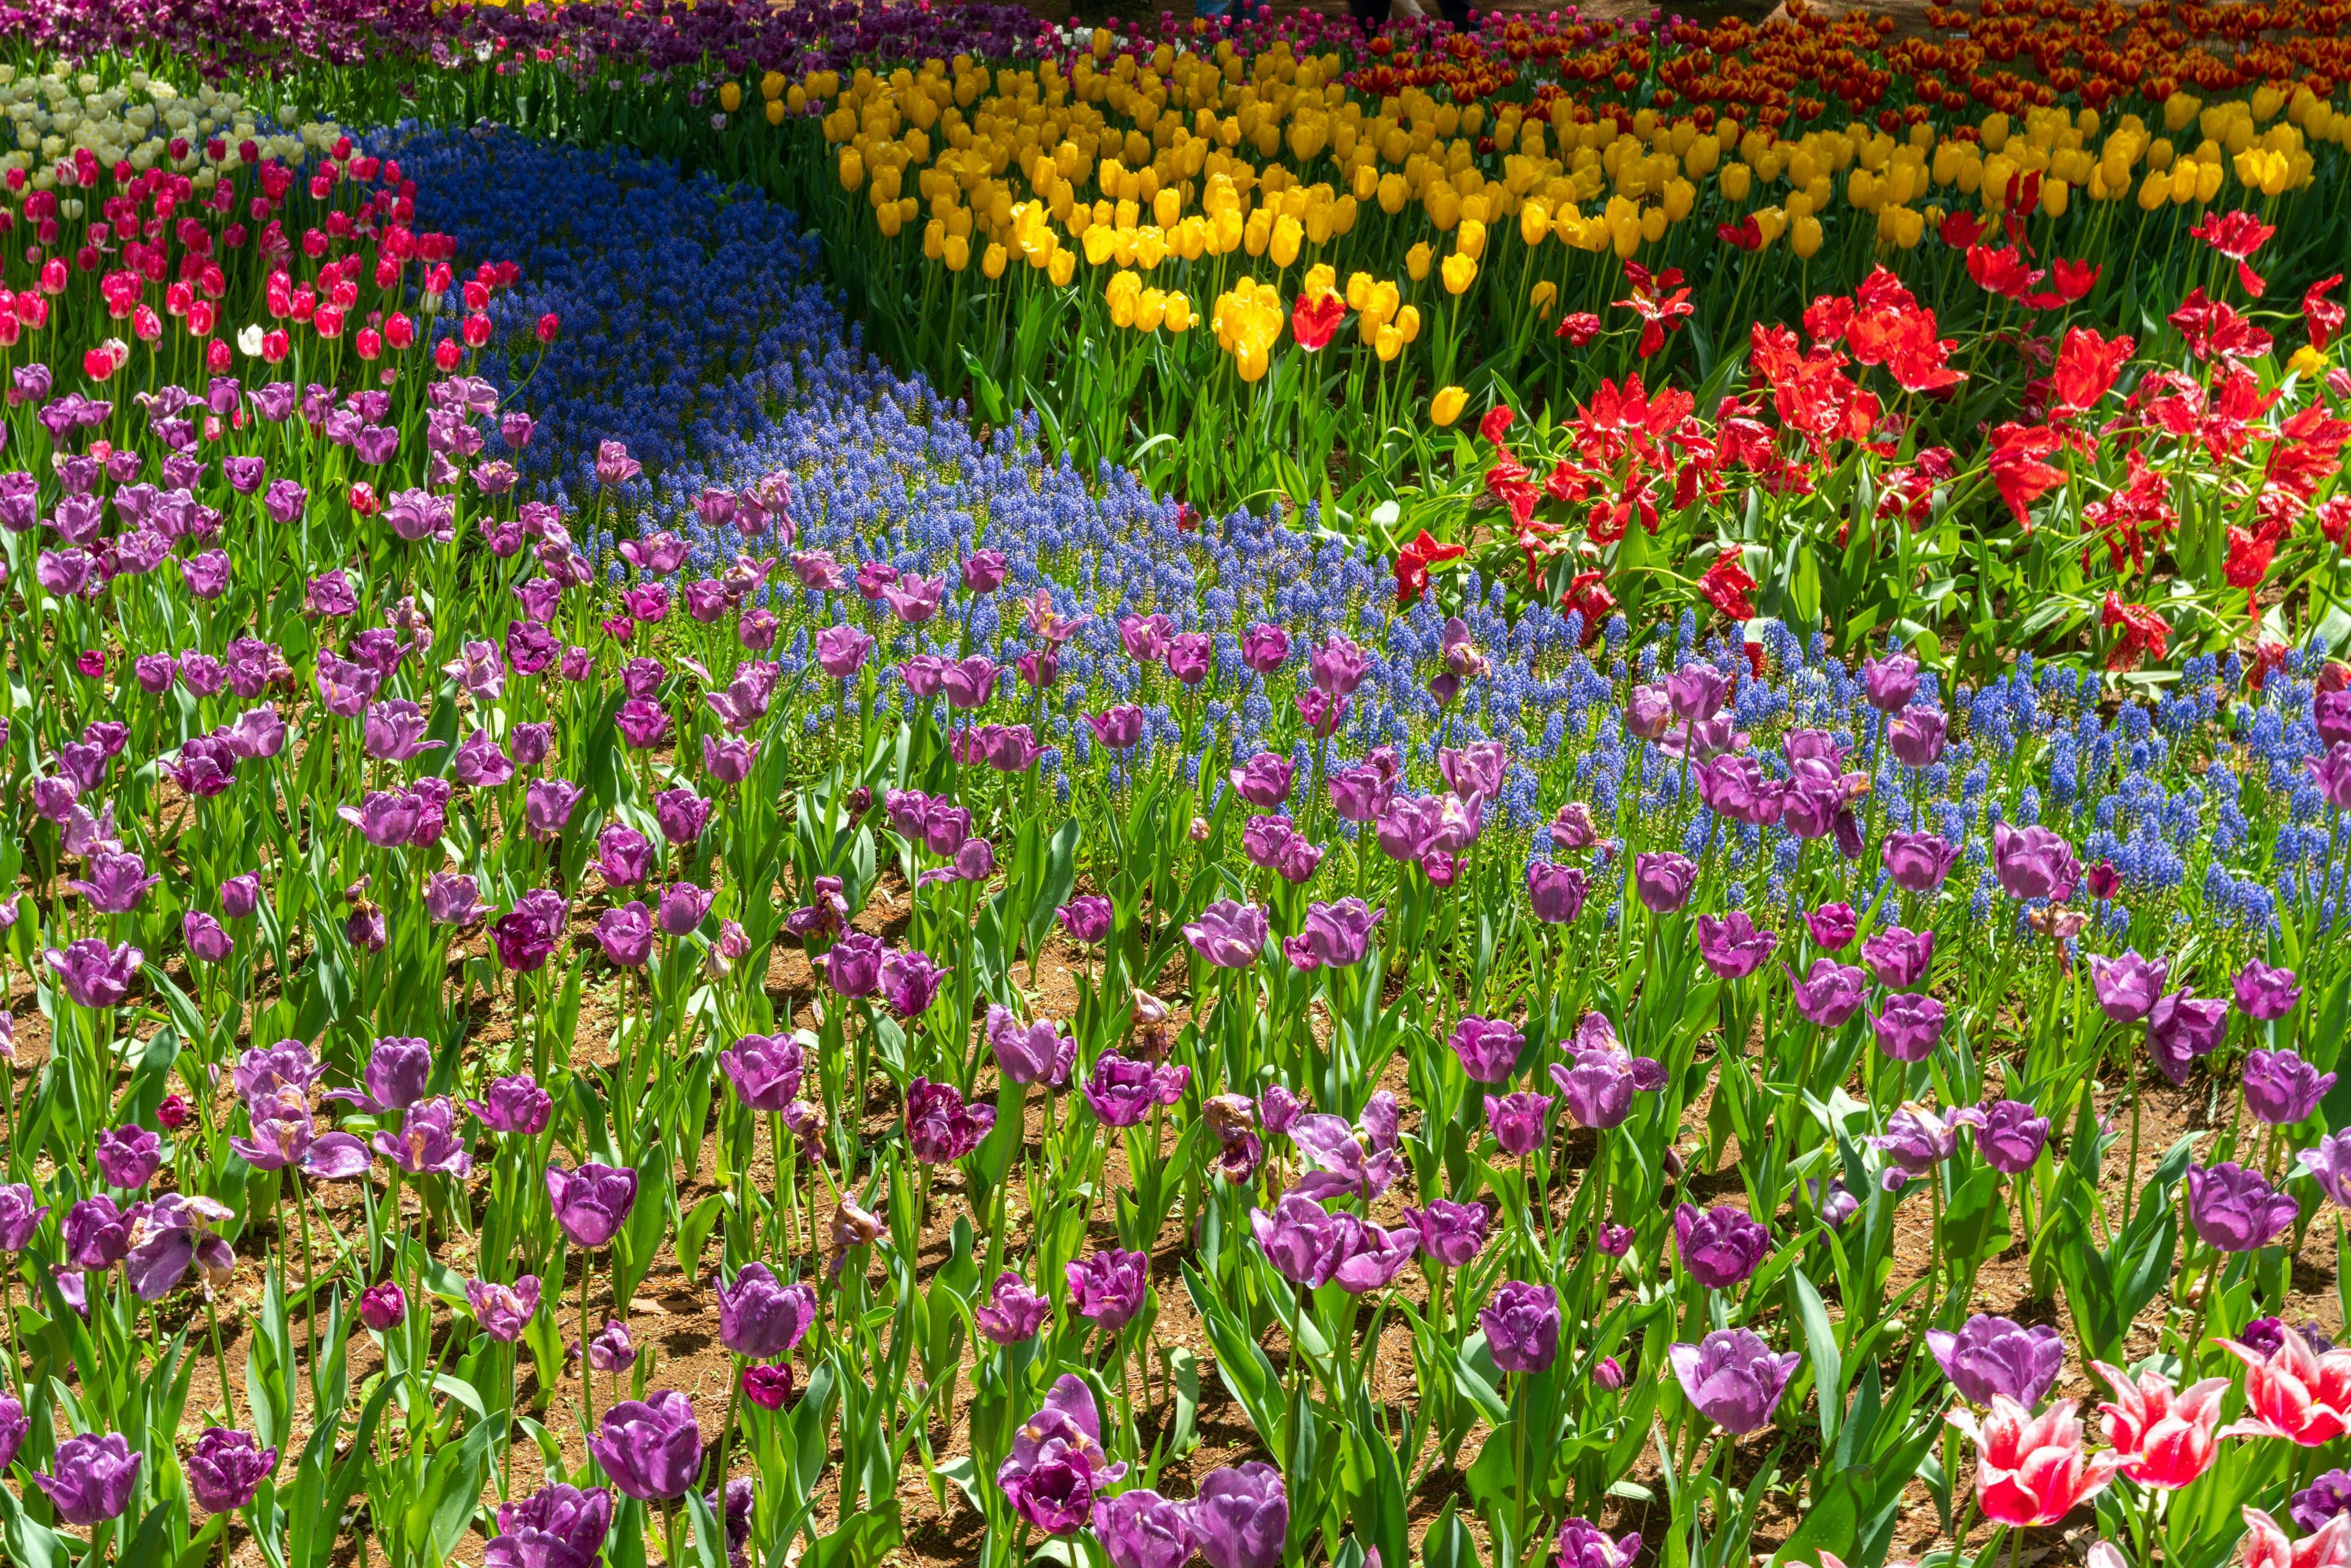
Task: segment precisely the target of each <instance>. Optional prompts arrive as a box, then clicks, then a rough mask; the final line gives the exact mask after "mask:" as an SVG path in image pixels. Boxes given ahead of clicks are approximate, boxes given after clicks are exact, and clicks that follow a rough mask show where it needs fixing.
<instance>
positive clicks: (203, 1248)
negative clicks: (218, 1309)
mask: <svg viewBox="0 0 2351 1568" xmlns="http://www.w3.org/2000/svg"><path fill="white" fill-rule="evenodd" d="M233 1214H234V1211H233V1210H232V1209H230V1207H228V1206H227V1205H226V1204H225V1203H221V1202H218V1201H216V1200H214V1199H213V1198H209V1197H202V1196H201V1195H189V1194H183V1193H176V1192H167V1193H165V1194H164V1195H163V1196H162V1197H159V1198H157V1199H155V1200H154V1201H153V1202H152V1203H142V1204H140V1205H139V1206H138V1207H134V1208H133V1209H131V1214H130V1216H129V1219H130V1225H131V1230H130V1239H131V1249H130V1251H129V1252H128V1253H126V1254H125V1255H124V1257H123V1260H122V1263H123V1269H124V1270H125V1272H126V1274H127V1276H128V1278H129V1280H130V1282H131V1291H132V1293H133V1294H135V1295H136V1296H138V1298H139V1299H140V1300H141V1301H162V1299H163V1298H164V1297H165V1296H168V1295H170V1294H171V1293H172V1289H173V1287H175V1286H176V1285H178V1284H179V1282H180V1281H182V1280H183V1279H184V1278H185V1277H186V1276H187V1272H188V1270H189V1269H190V1268H191V1267H192V1266H193V1267H194V1268H196V1269H198V1270H201V1271H202V1272H203V1274H204V1283H205V1285H206V1287H207V1288H208V1289H211V1290H214V1291H218V1290H222V1289H225V1288H226V1287H227V1285H228V1282H229V1278H230V1275H231V1272H232V1270H234V1269H235V1266H236V1255H235V1253H234V1252H233V1251H231V1250H230V1249H229V1244H228V1243H227V1242H226V1241H225V1240H223V1239H221V1238H220V1237H218V1236H214V1235H213V1234H212V1233H211V1232H210V1231H208V1230H206V1229H205V1228H204V1227H205V1226H206V1225H207V1224H209V1223H213V1222H216V1221H219V1220H223V1219H227V1218H232V1216H233Z"/></svg>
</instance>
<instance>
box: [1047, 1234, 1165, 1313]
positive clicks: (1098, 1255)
mask: <svg viewBox="0 0 2351 1568" xmlns="http://www.w3.org/2000/svg"><path fill="white" fill-rule="evenodd" d="M1062 1272H1063V1274H1064V1276H1065V1277H1066V1278H1067V1279H1068V1281H1069V1282H1070V1297H1071V1301H1070V1305H1071V1310H1073V1311H1074V1312H1076V1313H1077V1314H1078V1316H1080V1317H1081V1318H1084V1319H1086V1320H1087V1321H1088V1322H1092V1324H1094V1326H1095V1327H1097V1328H1099V1329H1101V1330H1102V1332H1103V1333H1113V1334H1114V1333H1118V1331H1119V1330H1121V1329H1123V1328H1124V1327H1125V1326H1126V1325H1127V1322H1128V1320H1130V1319H1132V1318H1133V1317H1134V1314H1135V1313H1136V1312H1141V1311H1142V1310H1143V1300H1144V1293H1145V1292H1146V1291H1148V1290H1149V1289H1150V1286H1151V1260H1150V1258H1149V1257H1148V1256H1147V1255H1146V1254H1144V1253H1141V1252H1123V1251H1121V1250H1120V1249H1117V1248H1115V1247H1111V1248H1105V1249H1102V1250H1101V1251H1098V1252H1095V1253H1094V1254H1092V1256H1091V1257H1089V1258H1087V1259H1086V1260H1085V1261H1084V1262H1082V1263H1078V1262H1071V1263H1066V1264H1064V1265H1062Z"/></svg>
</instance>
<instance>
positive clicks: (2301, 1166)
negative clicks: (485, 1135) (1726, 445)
mask: <svg viewBox="0 0 2351 1568" xmlns="http://www.w3.org/2000/svg"><path fill="white" fill-rule="evenodd" d="M2294 1162H2295V1166H2296V1170H2297V1171H2298V1173H2299V1174H2301V1175H2304V1176H2313V1177H2315V1178H2316V1180H2317V1182H2318V1185H2319V1186H2322V1187H2324V1188H2325V1190H2326V1196H2327V1197H2331V1198H2333V1199H2334V1200H2335V1207H2338V1208H2351V1131H2346V1132H2341V1133H2330V1134H2327V1135H2326V1136H2325V1137H2324V1138H2321V1139H2319V1140H2318V1146H2317V1147H2316V1148H2311V1149H2304V1150H2302V1151H2300V1152H2299V1153H2297V1154H2296V1155H2294ZM6 1190H7V1189H5V1188H0V1195H4V1194H5V1191H6Z"/></svg>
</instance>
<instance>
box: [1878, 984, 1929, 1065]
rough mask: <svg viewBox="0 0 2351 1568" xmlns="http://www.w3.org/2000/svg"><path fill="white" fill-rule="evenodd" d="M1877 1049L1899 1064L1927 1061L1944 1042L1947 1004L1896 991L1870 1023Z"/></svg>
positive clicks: (1926, 997)
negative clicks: (1944, 1019) (1944, 1006)
mask: <svg viewBox="0 0 2351 1568" xmlns="http://www.w3.org/2000/svg"><path fill="white" fill-rule="evenodd" d="M1869 1027H1870V1030H1871V1031H1872V1032H1873V1033H1874V1034H1875V1035H1876V1037H1877V1049H1878V1050H1880V1051H1884V1052H1885V1053H1886V1055H1887V1056H1889V1057H1891V1058H1892V1059H1893V1060H1895V1061H1926V1060H1927V1058H1928V1057H1929V1056H1931V1055H1933V1054H1934V1051H1935V1044H1936V1042H1937V1041H1938V1040H1941V1039H1942V1038H1943V1004H1942V1003H1941V1002H1939V1001H1937V1000H1936V999H1935V998H1933V997H1928V996H1921V995H1918V994H1917V993H1916V992H1911V991H1896V993H1894V994H1893V995H1892V996H1890V997H1887V998H1886V1005H1885V1007H1884V1009H1882V1010H1880V1011H1879V1012H1878V1013H1877V1015H1876V1017H1874V1018H1872V1019H1870V1020H1869Z"/></svg>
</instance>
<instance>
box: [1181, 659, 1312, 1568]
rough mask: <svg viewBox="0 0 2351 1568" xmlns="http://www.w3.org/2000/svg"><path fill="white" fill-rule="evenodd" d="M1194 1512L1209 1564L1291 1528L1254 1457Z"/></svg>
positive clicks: (1226, 1561) (1264, 1547)
mask: <svg viewBox="0 0 2351 1568" xmlns="http://www.w3.org/2000/svg"><path fill="white" fill-rule="evenodd" d="M1334 641H1335V639H1334ZM1190 1518H1191V1524H1192V1539H1193V1542H1195V1544H1196V1545H1197V1546H1198V1547H1199V1549H1200V1555H1201V1556H1202V1557H1204V1558H1206V1559H1207V1563H1208V1568H1276V1565H1277V1564H1279V1563H1280V1562H1281V1548H1282V1542H1283V1541H1284V1539H1285V1538H1286V1537H1287V1536H1288V1535H1289V1533H1290V1497H1289V1494H1288V1493H1287V1492H1286V1491H1284V1490H1283V1489H1282V1484H1281V1472H1280V1471H1279V1470H1277V1469H1274V1468H1273V1467H1272V1466H1271V1465H1268V1464H1260V1463H1259V1462H1258V1461H1257V1460H1255V1459H1250V1460H1248V1461H1246V1462H1244V1463H1242V1464H1238V1465H1233V1466H1229V1467H1228V1468H1226V1469H1220V1470H1211V1471H1209V1472H1208V1474H1207V1476H1206V1477H1205V1478H1203V1479H1202V1480H1201V1482H1200V1490H1199V1494H1198V1495H1197V1496H1196V1497H1195V1498H1194V1499H1193V1500H1192V1507H1191V1511H1190Z"/></svg>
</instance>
